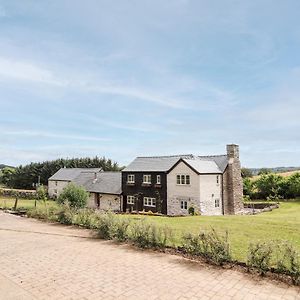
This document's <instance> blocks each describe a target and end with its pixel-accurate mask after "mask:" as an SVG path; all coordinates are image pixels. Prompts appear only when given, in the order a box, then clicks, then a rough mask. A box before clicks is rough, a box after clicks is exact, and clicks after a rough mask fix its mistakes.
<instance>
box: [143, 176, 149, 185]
mask: <svg viewBox="0 0 300 300" xmlns="http://www.w3.org/2000/svg"><path fill="white" fill-rule="evenodd" d="M143 183H148V184H149V183H151V175H143Z"/></svg>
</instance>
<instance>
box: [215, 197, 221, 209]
mask: <svg viewBox="0 0 300 300" xmlns="http://www.w3.org/2000/svg"><path fill="white" fill-rule="evenodd" d="M215 207H220V199H215Z"/></svg>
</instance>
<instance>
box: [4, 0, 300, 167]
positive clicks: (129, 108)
mask: <svg viewBox="0 0 300 300" xmlns="http://www.w3.org/2000/svg"><path fill="white" fill-rule="evenodd" d="M299 116H300V1H299V0H276V1H273V0H251V1H250V0H248V1H246V0H241V1H238V0H226V1H221V0H218V1H216V0H168V1H161V0H160V1H157V0H149V1H148V0H130V1H129V0H116V1H111V0H85V1H81V0H50V1H47V0H43V1H36V0H35V1H30V0H23V1H19V0H16V1H14V0H0V163H5V164H9V165H14V166H16V165H19V164H26V163H29V162H31V161H43V160H52V159H56V158H59V157H86V156H90V157H92V156H96V155H98V156H105V157H108V158H111V159H112V160H114V161H117V162H118V163H120V165H126V164H128V163H129V162H130V161H132V160H133V159H134V158H135V157H136V156H147V155H169V154H188V153H192V154H195V155H210V154H224V153H226V149H225V148H226V144H230V143H235V144H239V145H240V157H241V163H242V165H243V166H245V167H275V166H300V121H299Z"/></svg>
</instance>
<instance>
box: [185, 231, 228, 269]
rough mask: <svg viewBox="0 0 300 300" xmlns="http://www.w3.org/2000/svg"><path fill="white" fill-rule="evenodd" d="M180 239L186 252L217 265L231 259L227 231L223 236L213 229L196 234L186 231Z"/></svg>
mask: <svg viewBox="0 0 300 300" xmlns="http://www.w3.org/2000/svg"><path fill="white" fill-rule="evenodd" d="M182 240H183V245H182V246H183V249H184V250H185V251H186V252H187V253H190V254H192V255H197V256H202V257H204V258H206V259H208V260H210V261H211V262H213V263H215V264H217V265H222V264H223V263H224V262H227V261H231V254H230V249H229V243H228V233H227V232H226V234H225V236H219V235H218V234H217V233H216V231H215V230H214V229H212V230H211V231H209V232H201V233H200V234H198V235H195V234H191V233H188V234H185V235H184V236H183V239H182Z"/></svg>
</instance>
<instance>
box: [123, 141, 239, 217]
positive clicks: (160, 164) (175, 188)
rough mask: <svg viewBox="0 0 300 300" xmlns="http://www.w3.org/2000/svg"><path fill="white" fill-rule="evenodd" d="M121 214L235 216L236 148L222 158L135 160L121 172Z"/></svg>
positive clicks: (170, 157)
mask: <svg viewBox="0 0 300 300" xmlns="http://www.w3.org/2000/svg"><path fill="white" fill-rule="evenodd" d="M122 191H123V211H132V210H145V211H149V210H151V211H152V212H161V213H163V214H166V215H187V214H189V211H190V210H191V208H192V210H194V212H197V213H200V214H201V215H227V214H237V213H239V212H241V211H242V210H243V204H242V197H243V184H242V177H241V164H240V160H239V146H238V145H227V154H226V155H216V156H195V155H176V156H154V157H137V158H136V159H135V160H134V161H133V162H132V163H131V164H129V166H128V167H127V168H125V169H124V170H123V171H122Z"/></svg>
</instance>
